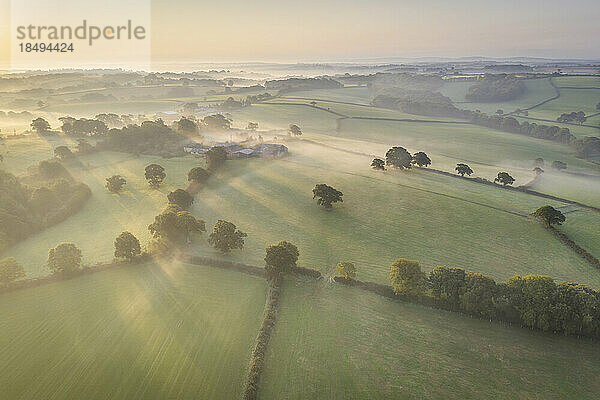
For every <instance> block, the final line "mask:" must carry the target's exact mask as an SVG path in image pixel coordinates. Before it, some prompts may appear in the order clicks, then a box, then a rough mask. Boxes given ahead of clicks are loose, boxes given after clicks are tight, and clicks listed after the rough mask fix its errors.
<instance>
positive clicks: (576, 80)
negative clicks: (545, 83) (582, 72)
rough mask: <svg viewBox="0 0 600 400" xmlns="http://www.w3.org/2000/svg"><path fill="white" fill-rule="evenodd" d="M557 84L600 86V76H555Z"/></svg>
mask: <svg viewBox="0 0 600 400" xmlns="http://www.w3.org/2000/svg"><path fill="white" fill-rule="evenodd" d="M554 82H555V83H556V86H571V87H600V77H597V76H565V77H559V78H554Z"/></svg>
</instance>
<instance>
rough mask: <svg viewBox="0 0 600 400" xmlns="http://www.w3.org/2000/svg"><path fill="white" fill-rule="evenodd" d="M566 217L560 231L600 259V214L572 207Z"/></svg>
mask: <svg viewBox="0 0 600 400" xmlns="http://www.w3.org/2000/svg"><path fill="white" fill-rule="evenodd" d="M571 210H572V212H569V211H571ZM565 216H566V218H567V220H566V221H565V223H564V224H563V225H562V226H561V227H560V228H559V229H560V230H561V231H562V232H564V233H566V234H567V236H569V237H570V238H571V239H572V240H574V241H575V243H577V244H578V245H580V246H581V247H583V248H584V249H586V250H587V251H588V252H590V253H591V254H592V255H593V256H594V257H596V258H600V214H599V213H596V212H593V211H587V210H581V209H579V208H578V207H572V208H570V209H569V208H568V209H567V212H566V213H565Z"/></svg>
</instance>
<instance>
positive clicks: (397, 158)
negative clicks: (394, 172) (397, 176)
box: [385, 146, 412, 169]
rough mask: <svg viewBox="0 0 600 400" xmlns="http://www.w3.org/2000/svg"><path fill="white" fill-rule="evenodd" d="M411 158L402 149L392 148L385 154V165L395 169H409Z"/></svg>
mask: <svg viewBox="0 0 600 400" xmlns="http://www.w3.org/2000/svg"><path fill="white" fill-rule="evenodd" d="M411 163H412V156H411V155H410V153H409V152H408V151H406V149H405V148H404V147H398V146H394V147H392V148H391V149H389V150H388V151H387V153H385V164H386V165H391V166H393V167H395V168H400V169H404V168H406V169H410V167H411Z"/></svg>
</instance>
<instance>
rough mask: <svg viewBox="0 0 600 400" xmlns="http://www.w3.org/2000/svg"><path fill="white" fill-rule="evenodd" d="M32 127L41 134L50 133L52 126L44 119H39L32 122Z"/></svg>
mask: <svg viewBox="0 0 600 400" xmlns="http://www.w3.org/2000/svg"><path fill="white" fill-rule="evenodd" d="M31 127H32V128H33V130H34V131H36V132H37V133H39V134H43V133H46V132H48V131H50V124H49V123H48V121H46V120H45V119H44V118H42V117H39V118H36V119H34V120H33V121H31Z"/></svg>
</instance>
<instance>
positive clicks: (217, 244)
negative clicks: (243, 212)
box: [208, 219, 248, 253]
mask: <svg viewBox="0 0 600 400" xmlns="http://www.w3.org/2000/svg"><path fill="white" fill-rule="evenodd" d="M246 236H248V235H247V234H246V233H244V232H242V231H240V230H237V227H236V226H235V225H234V224H232V223H231V222H228V221H224V220H222V219H220V220H218V221H217V223H216V224H215V227H214V229H213V233H211V234H210V236H209V237H208V243H210V244H211V245H212V246H213V247H214V248H215V249H217V250H219V251H221V252H223V253H229V252H230V251H231V250H232V249H240V250H241V249H242V248H244V238H245V237H246Z"/></svg>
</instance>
